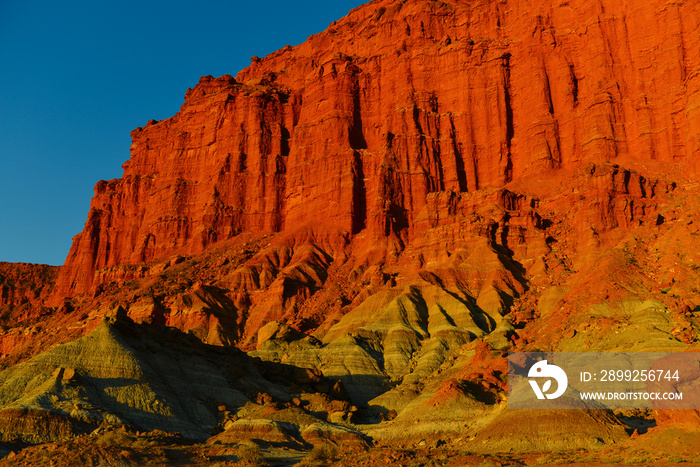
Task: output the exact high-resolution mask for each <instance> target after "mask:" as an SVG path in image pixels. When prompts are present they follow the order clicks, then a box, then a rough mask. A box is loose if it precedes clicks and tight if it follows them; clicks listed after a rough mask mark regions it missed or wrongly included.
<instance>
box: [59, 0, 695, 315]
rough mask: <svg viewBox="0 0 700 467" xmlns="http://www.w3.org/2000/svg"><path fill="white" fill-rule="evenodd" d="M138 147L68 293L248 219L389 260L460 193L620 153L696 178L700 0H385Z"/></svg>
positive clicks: (153, 132) (202, 88) (233, 83)
mask: <svg viewBox="0 0 700 467" xmlns="http://www.w3.org/2000/svg"><path fill="white" fill-rule="evenodd" d="M132 139H133V144H132V147H131V158H130V159H129V160H128V161H127V162H126V163H125V164H124V166H123V167H124V175H123V177H122V178H121V179H117V180H111V181H106V182H105V181H102V182H99V183H98V184H97V185H96V187H95V196H94V198H93V200H92V203H91V207H90V212H89V214H88V220H87V223H86V225H85V229H84V230H83V232H81V233H80V234H78V235H77V236H76V237H75V238H74V242H73V246H72V248H71V250H70V253H69V255H68V257H67V259H66V263H65V267H64V268H62V269H61V273H60V276H59V279H58V282H57V286H56V289H55V293H54V295H53V297H54V300H53V301H54V302H55V303H59V302H60V301H61V300H62V297H64V296H70V295H73V294H76V293H85V292H90V291H93V290H95V287H96V286H97V285H99V284H98V283H99V282H100V280H101V279H100V278H97V279H96V275H95V272H96V271H97V270H99V269H101V268H105V267H110V266H115V265H119V264H133V263H139V262H144V261H149V260H152V259H156V258H160V257H164V256H167V255H170V254H173V253H179V254H190V253H196V252H199V251H202V250H204V249H205V248H206V247H207V246H209V245H212V244H214V243H216V242H219V241H222V240H225V239H228V238H231V237H233V236H235V235H237V234H238V233H240V232H243V231H252V232H277V231H283V230H289V229H297V228H299V227H300V226H304V225H307V224H312V225H313V228H314V231H315V232H319V231H320V232H323V231H328V232H338V235H340V236H347V237H344V238H349V239H353V238H355V240H352V241H354V242H355V243H354V245H355V247H356V248H357V251H362V252H364V253H363V254H369V252H370V250H376V251H375V255H374V256H372V257H374V258H377V257H382V256H383V255H385V254H386V251H387V245H391V246H392V247H393V248H394V252H396V251H401V250H402V249H403V248H405V247H406V245H408V244H411V243H412V242H414V241H416V240H417V239H418V240H419V237H420V235H421V232H422V231H424V227H421V225H423V226H424V225H425V220H423V221H421V220H419V219H418V218H419V213H421V211H422V210H423V209H424V208H425V207H426V206H428V208H429V209H436V210H437V211H438V217H439V215H440V206H441V205H450V203H452V204H454V203H455V202H456V203H464V202H467V203H468V202H469V201H466V200H467V199H468V198H465V195H464V194H463V195H456V196H457V198H456V200H453V199H452V198H451V197H454V196H455V195H454V194H446V193H449V191H450V190H451V191H452V192H453V193H457V192H461V193H465V192H473V191H475V190H478V189H482V188H486V187H500V186H503V185H504V184H506V183H508V182H511V181H517V180H518V179H520V178H522V177H524V176H531V175H535V174H549V173H550V172H549V171H551V170H552V169H560V168H561V169H573V168H576V167H580V166H583V165H584V164H585V163H587V162H591V161H594V162H597V161H610V160H615V159H618V160H626V159H632V158H635V159H639V160H658V161H666V162H678V163H681V164H683V165H684V166H685V167H686V169H687V171H689V172H691V173H694V172H695V170H696V158H697V156H698V152H699V151H700V5H698V3H696V2H677V3H667V2H662V1H656V0H652V1H651V2H644V3H639V2H619V1H611V0H602V1H599V2H590V1H584V0H571V1H566V2H554V1H552V0H545V1H543V2H535V3H533V2H524V1H521V0H511V1H486V2H462V1H455V0H448V1H418V0H415V1H414V0H409V1H388V0H387V1H373V2H371V3H369V4H367V5H365V6H363V7H360V8H357V9H355V10H353V11H352V12H351V13H350V14H349V15H348V16H347V17H345V18H343V19H342V20H339V21H337V22H335V23H333V24H332V25H331V26H330V27H329V28H328V29H327V30H326V31H325V32H323V33H320V34H317V35H315V36H312V37H310V38H309V39H308V40H307V41H306V42H305V43H303V44H301V45H299V46H296V47H285V48H284V49H282V50H280V51H278V52H275V53H273V54H271V55H269V56H268V57H265V58H263V59H258V58H255V57H254V58H253V60H252V63H251V66H250V67H248V68H247V69H245V70H243V71H241V72H240V73H239V74H238V75H237V76H236V77H235V78H233V77H231V76H224V77H221V78H211V77H204V78H202V79H201V80H200V83H199V84H198V85H197V86H195V87H194V88H193V89H191V90H188V91H187V94H186V96H185V103H184V104H183V106H182V108H181V110H180V112H179V113H178V114H176V115H175V116H173V117H172V118H169V119H167V120H164V121H161V122H149V123H148V124H147V125H146V126H145V127H143V128H138V129H136V130H134V131H133V132H132ZM620 176H621V177H622V178H624V179H625V180H628V179H629V174H627V175H625V174H624V173H620ZM635 176H636V175H635ZM547 177H548V176H545V177H544V178H543V180H544V182H545V183H546V180H547V179H548V178H547ZM606 180H607V178H606ZM625 180H622V181H620V182H619V183H622V184H626V183H627V181H625ZM606 183H607V182H606ZM615 183H617V182H615ZM646 183H647V182H646V181H645V180H644V177H642V180H641V181H639V180H638V181H637V184H636V185H637V186H638V187H641V188H640V189H641V192H640V193H639V195H640V196H642V197H644V196H646V193H644V189H645V188H644V187H645V184H646ZM625 189H627V188H626V187H625ZM438 193H442V194H438ZM430 206H433V207H434V208H431V207H430ZM637 206H639V204H638V205H637ZM619 209H627V208H624V207H620V208H619ZM623 217H624V216H623ZM627 218H629V215H627ZM435 222H438V221H437V220H434V222H433V223H435ZM533 222H534V221H533ZM602 222H603V223H606V222H610V221H609V220H608V219H603V220H602ZM612 222H615V221H614V220H613V221H612ZM359 234H362V235H359ZM334 235H335V234H334ZM387 239H388V240H389V242H387V241H386V240H387ZM99 277H103V276H99Z"/></svg>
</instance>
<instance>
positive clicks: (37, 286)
mask: <svg viewBox="0 0 700 467" xmlns="http://www.w3.org/2000/svg"><path fill="white" fill-rule="evenodd" d="M58 270H59V268H58V267H56V266H47V265H44V264H27V263H0V307H3V306H6V305H11V306H19V305H23V304H25V303H28V304H31V305H38V304H39V303H41V301H42V300H44V299H46V298H47V297H48V296H49V294H50V293H51V291H52V289H53V285H54V282H55V281H56V276H58Z"/></svg>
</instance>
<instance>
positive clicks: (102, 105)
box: [0, 0, 364, 265]
mask: <svg viewBox="0 0 700 467" xmlns="http://www.w3.org/2000/svg"><path fill="white" fill-rule="evenodd" d="M362 3H364V1H362V0H331V1H311V0H297V1H294V2H290V1H281V0H267V1H264V2H254V1H245V2H242V1H224V0H215V1H208V0H199V1H187V2H185V1H178V0H153V1H152V0H90V1H82V0H80V1H76V0H68V1H55V0H39V1H33V0H0V162H1V164H2V165H1V166H0V261H11V262H29V263H44V264H54V265H58V264H63V261H64V260H65V257H66V255H67V254H68V249H69V248H70V245H71V241H72V240H71V239H72V237H73V236H74V235H75V234H77V233H78V232H80V231H81V230H82V228H83V225H84V223H85V221H86V220H87V212H88V208H89V205H90V198H91V197H92V194H93V191H92V188H93V186H94V185H95V183H96V182H97V181H98V180H100V179H112V178H118V177H121V175H122V169H121V165H122V164H123V163H124V162H125V161H126V160H127V159H128V158H129V146H130V144H131V140H130V137H129V132H130V131H131V130H133V129H134V128H136V127H138V126H143V125H145V123H146V122H147V121H148V120H150V119H156V120H160V119H164V118H167V117H170V116H172V115H174V114H175V113H176V112H177V111H178V109H179V108H180V105H182V102H183V100H184V94H185V91H186V90H187V88H188V87H192V86H194V85H195V84H197V82H198V80H199V77H200V76H203V75H214V76H220V75H223V74H226V73H229V74H232V75H235V74H236V73H237V72H238V71H239V70H240V69H242V68H245V67H246V66H248V64H249V63H250V57H251V56H253V55H258V56H260V57H263V56H265V55H267V54H268V53H270V52H272V51H274V50H277V49H279V48H282V47H284V46H285V45H287V44H290V45H295V44H299V43H301V42H303V41H304V40H305V39H306V38H307V37H308V36H310V35H312V34H315V33H317V32H320V31H322V30H324V29H326V27H327V26H328V25H329V24H330V23H331V22H332V21H334V20H336V19H339V18H341V17H342V16H345V15H346V14H347V13H348V11H350V9H352V8H354V7H356V6H359V5H361V4H362Z"/></svg>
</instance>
